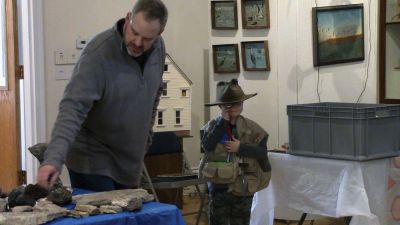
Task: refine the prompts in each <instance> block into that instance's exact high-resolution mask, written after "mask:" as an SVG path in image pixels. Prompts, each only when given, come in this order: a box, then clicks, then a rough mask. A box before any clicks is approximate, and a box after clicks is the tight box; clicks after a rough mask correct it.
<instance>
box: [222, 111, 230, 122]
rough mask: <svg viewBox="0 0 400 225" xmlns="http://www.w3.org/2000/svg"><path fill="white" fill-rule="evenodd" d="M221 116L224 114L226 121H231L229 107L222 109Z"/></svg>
mask: <svg viewBox="0 0 400 225" xmlns="http://www.w3.org/2000/svg"><path fill="white" fill-rule="evenodd" d="M221 116H222V119H224V120H226V121H229V119H230V117H229V109H227V110H222V112H221Z"/></svg>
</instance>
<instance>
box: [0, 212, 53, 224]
mask: <svg viewBox="0 0 400 225" xmlns="http://www.w3.org/2000/svg"><path fill="white" fill-rule="evenodd" d="M46 222H47V219H46V215H45V214H43V213H37V212H19V213H14V212H6V213H1V214H0V224H2V225H16V224H18V225H37V224H43V223H46Z"/></svg>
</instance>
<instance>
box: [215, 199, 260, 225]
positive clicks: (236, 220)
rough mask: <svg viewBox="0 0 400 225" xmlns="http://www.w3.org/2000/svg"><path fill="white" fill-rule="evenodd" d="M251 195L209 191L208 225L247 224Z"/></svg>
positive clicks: (248, 221)
mask: <svg viewBox="0 0 400 225" xmlns="http://www.w3.org/2000/svg"><path fill="white" fill-rule="evenodd" d="M252 201H253V196H248V197H240V196H235V195H233V194H232V193H230V192H214V193H210V201H209V213H208V216H209V223H210V225H228V224H229V225H248V224H249V223H250V211H251V203H252Z"/></svg>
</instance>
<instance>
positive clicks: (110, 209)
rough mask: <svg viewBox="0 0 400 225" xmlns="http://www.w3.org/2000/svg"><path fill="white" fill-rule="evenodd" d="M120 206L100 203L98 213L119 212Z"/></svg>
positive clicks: (120, 210)
mask: <svg viewBox="0 0 400 225" xmlns="http://www.w3.org/2000/svg"><path fill="white" fill-rule="evenodd" d="M119 212H122V208H121V207H119V206H116V205H102V206H100V213H107V214H108V213H119Z"/></svg>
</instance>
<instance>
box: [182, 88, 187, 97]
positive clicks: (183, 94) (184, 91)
mask: <svg viewBox="0 0 400 225" xmlns="http://www.w3.org/2000/svg"><path fill="white" fill-rule="evenodd" d="M181 93H182V97H186V96H187V90H185V89H182V92H181Z"/></svg>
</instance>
